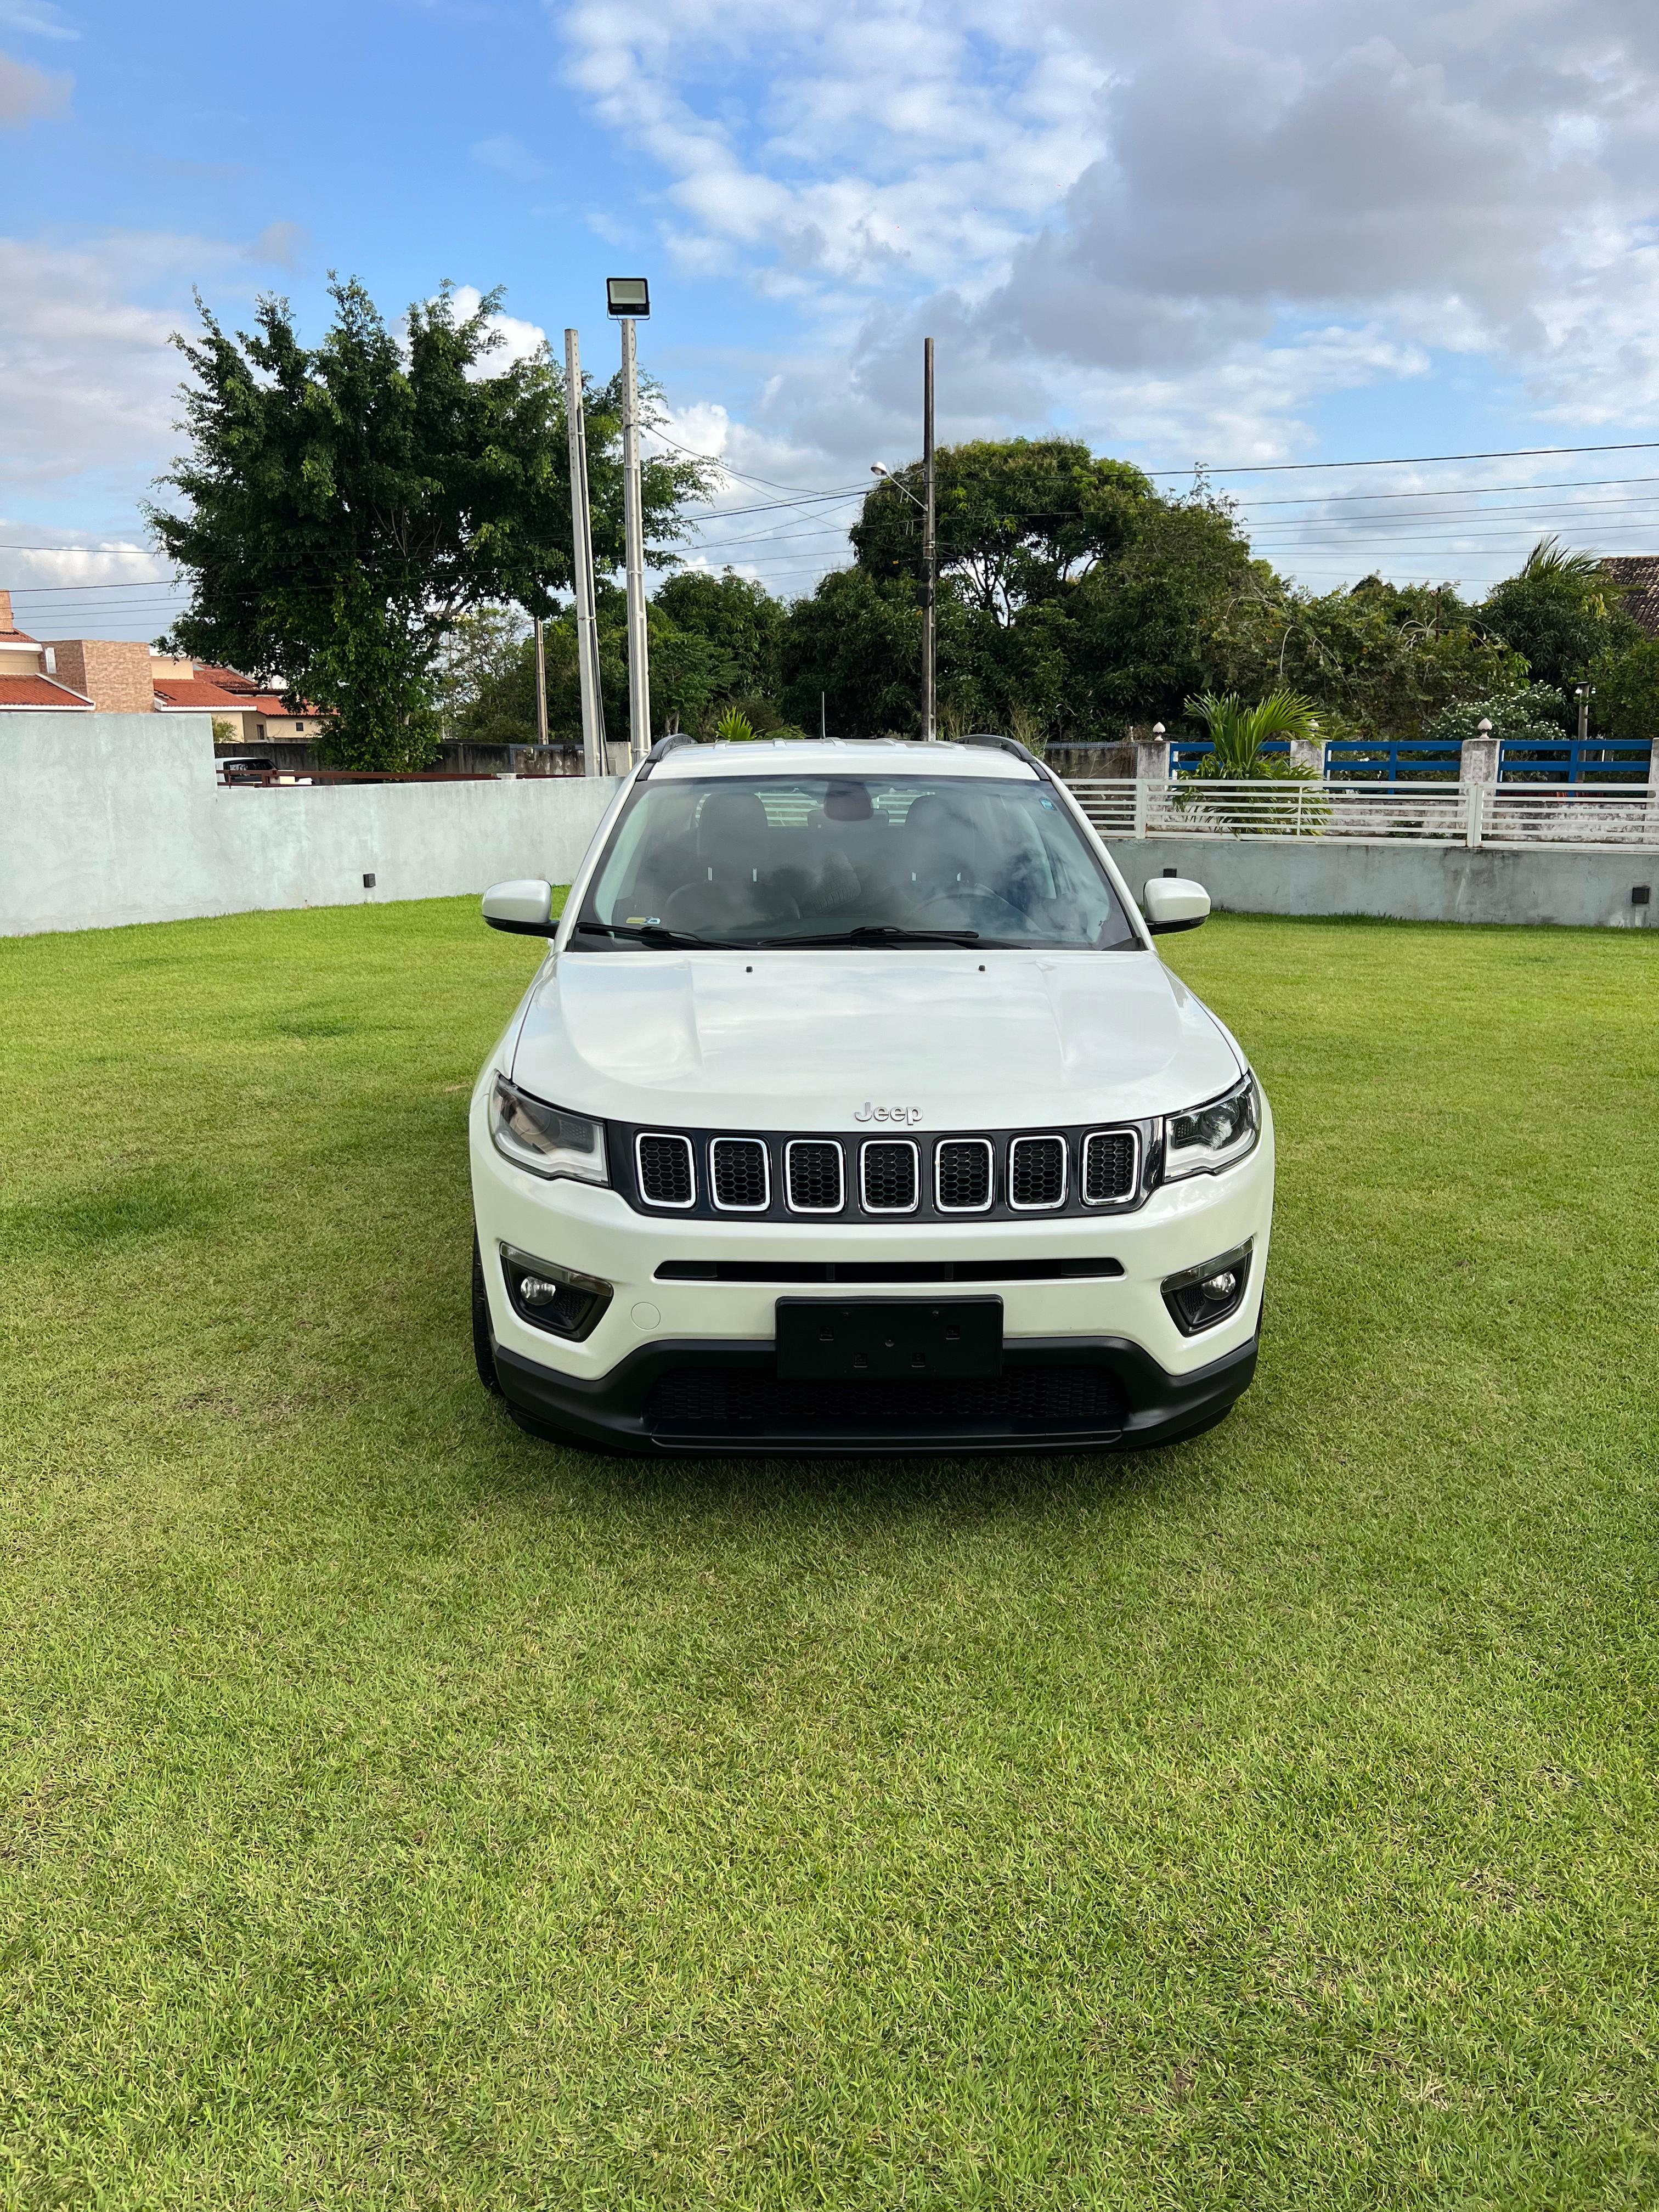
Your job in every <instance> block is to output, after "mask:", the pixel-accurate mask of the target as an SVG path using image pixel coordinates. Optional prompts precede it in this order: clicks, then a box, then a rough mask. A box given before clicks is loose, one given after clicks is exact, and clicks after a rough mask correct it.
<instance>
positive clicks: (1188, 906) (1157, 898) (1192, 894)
mask: <svg viewBox="0 0 1659 2212" xmlns="http://www.w3.org/2000/svg"><path fill="white" fill-rule="evenodd" d="M1140 903H1141V906H1142V908H1143V909H1144V910H1145V913H1146V927H1147V928H1148V929H1150V930H1151V931H1152V935H1153V936H1154V937H1169V936H1170V935H1172V934H1173V933H1174V932H1175V931H1176V930H1177V929H1196V928H1197V927H1198V926H1199V924H1200V922H1201V921H1204V920H1205V918H1206V915H1208V914H1209V911H1210V894H1209V893H1208V891H1206V890H1205V888H1204V886H1203V884H1194V883H1190V882H1188V879H1187V878H1186V877H1185V876H1149V877H1148V878H1147V879H1146V890H1144V891H1143V892H1142V893H1141V895H1140Z"/></svg>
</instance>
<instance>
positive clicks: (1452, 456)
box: [1141, 438, 1659, 477]
mask: <svg viewBox="0 0 1659 2212" xmlns="http://www.w3.org/2000/svg"><path fill="white" fill-rule="evenodd" d="M1656 451H1659V438H1632V439H1627V440H1626V441H1625V442H1624V443H1623V444H1621V445H1615V446H1506V447H1500V448H1499V449H1498V450H1497V451H1496V452H1493V453H1396V454H1393V455H1390V456H1389V457H1388V458H1387V459H1382V460H1375V461H1240V462H1239V463H1238V464H1237V465H1236V466H1233V467H1230V468H1225V469H1224V468H1217V467H1212V466H1211V465H1210V464H1209V463H1208V462H1207V461H1198V462H1191V463H1189V464H1188V466H1187V467H1186V468H1184V469H1143V470H1142V471H1141V474H1142V475H1143V476H1149V477H1190V476H1197V475H1203V476H1209V477H1264V476H1285V475H1289V474H1291V473H1293V472H1295V471H1298V470H1303V469H1422V468H1427V467H1428V466H1429V465H1431V463H1432V462H1435V461H1532V460H1543V459H1547V458H1548V456H1549V455H1550V454H1552V453H1654V452H1656Z"/></svg>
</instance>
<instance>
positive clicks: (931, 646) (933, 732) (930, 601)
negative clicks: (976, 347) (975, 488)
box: [921, 338, 939, 744]
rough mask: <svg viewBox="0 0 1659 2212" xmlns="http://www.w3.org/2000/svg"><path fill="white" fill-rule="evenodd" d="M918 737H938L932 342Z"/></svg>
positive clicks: (924, 409) (925, 368)
mask: <svg viewBox="0 0 1659 2212" xmlns="http://www.w3.org/2000/svg"><path fill="white" fill-rule="evenodd" d="M921 483H922V505H921V734H922V738H923V741H924V743H926V744H933V741H934V739H935V738H937V737H938V735H939V702H938V692H937V686H936V683H935V674H936V670H935V648H936V644H937V640H938V629H937V626H936V620H935V605H936V602H937V600H938V598H939V550H938V548H937V546H936V545H935V544H934V540H933V340H932V338H924V339H923V340H922V342H921Z"/></svg>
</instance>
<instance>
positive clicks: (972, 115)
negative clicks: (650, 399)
mask: <svg viewBox="0 0 1659 2212" xmlns="http://www.w3.org/2000/svg"><path fill="white" fill-rule="evenodd" d="M1656 94H1659V9H1654V8H1653V7H1652V5H1651V4H1650V0H1642V4H1639V5H1638V4H1636V0H1463V4H1461V5H1447V4H1445V0H1396V4H1395V5H1392V6H1390V7H1389V8H1387V9H1383V8H1382V7H1380V6H1377V5H1375V4H1371V5H1359V4H1349V0H1226V4H1225V5H1224V4H1221V0H1207V4H1200V0H1169V4H1167V5H1166V6H1164V8H1162V9H1158V10H1150V9H1146V7H1145V6H1144V5H1141V4H1137V5H1128V4H1118V0H1091V4H1071V0H1048V4H1045V5H1042V6H1041V7H1039V6H1036V5H1024V4H1020V0H999V4H996V5H994V6H993V5H992V4H990V0H960V3H959V4H958V5H957V7H955V8H953V9H951V10H948V11H943V10H939V9H937V8H926V7H923V6H921V5H920V4H919V0H918V4H913V5H890V4H876V0H721V4H720V5H718V6H717V5H715V4H714V0H653V4H651V5H649V6H647V5H645V4H643V0H627V4H606V5H599V4H595V0H586V3H584V0H575V4H565V5H549V6H540V5H527V4H520V0H430V4H423V0H338V4H336V5H334V6H331V7H330V6H323V5H320V4H316V0H288V4H284V5H282V6H280V7H279V6H275V5H268V4H262V0H240V4H239V5H237V6H236V7H234V8H227V7H224V6H222V5H220V6H215V7H207V6H195V5H188V4H179V0H152V4H151V5H150V6H149V8H147V9H143V10H137V9H132V8H131V7H130V6H129V7H121V8H118V7H116V6H114V5H112V4H109V0H62V4H58V5H53V4H51V0H0V210H3V212H0V300H3V301H5V302H6V312H5V313H4V314H3V316H0V545H3V546H4V547H6V548H9V549H10V550H0V564H3V566H0V581H9V582H10V583H11V584H12V585H13V586H15V588H16V590H17V592H18V605H19V609H20V613H21V617H22V618H23V619H24V620H25V621H26V622H27V623H28V625H29V626H30V627H31V628H33V629H35V630H36V631H37V633H41V632H45V633H46V634H52V633H53V632H54V631H55V632H56V633H57V634H60V635H62V634H67V633H68V632H70V631H71V630H82V631H89V630H94V629H96V630H99V631H101V632H102V633H103V634H106V635H124V634H125V635H147V634H151V633H153V631H154V630H155V629H158V628H160V627H161V620H162V618H163V617H162V615H161V609H162V607H163V605H164V601H165V594H164V593H162V592H159V591H158V590H157V589H155V587H154V586H151V588H150V589H149V590H146V591H124V592H114V591H108V590H105V589H102V588H101V587H102V586H108V585H111V584H122V585H125V586H131V585H136V584H138V583H140V582H142V581H143V580H146V579H151V578H155V577H157V576H159V575H160V574H161V570H160V565H159V564H158V563H156V562H155V561H154V559H153V558H152V557H151V556H149V554H148V552H147V551H146V550H145V548H144V538H143V528H142V524H141V522H140V520H139V517H138V513H137V506H138V501H140V499H141V498H142V497H143V495H144V493H145V490H146V489H147V487H148V485H149V482H150V480H151V479H152V478H153V477H154V476H155V473H156V471H158V469H160V468H161V466H163V465H165V462H166V459H167V456H168V454H169V453H170V452H171V451H172V449H173V444H174V440H173V433H172V430H171V428H170V424H171V422H172V418H173V413H174V412H175V409H174V406H173V400H172V398H171V391H172V387H173V384H174V383H175V382H176V379H177V374H178V368H179V363H178V361H177V356H174V355H173V354H172V353H170V351H169V350H168V349H167V343H166V339H167V332H168V331H169V330H170V329H173V328H174V327H177V326H179V325H181V324H184V323H186V322H187V321H188V320H189V318H190V314H191V308H190V295H191V288H192V287H193V286H195V287H199V289H200V290H201V291H202V293H203V294H204V296H205V297H206V298H207V299H208V300H209V301H210V302H211V303H212V304H213V305H214V306H215V307H216V309H218V310H219V311H220V312H221V313H222V315H223V316H224V317H225V318H226V319H228V320H230V321H232V322H234V321H237V320H238V319H244V318H245V317H246V313H247V312H248V311H249V309H250V308H251V306H252V301H253V299H254V297H255V295H256V294H257V293H258V291H260V290H261V289H275V290H279V291H282V292H284V293H286V294H288V295H289V296H290V297H291V298H292V299H293V301H294V302H295V306H296V307H297V308H298V309H299V310H300V312H301V317H302V319H303V320H304V321H305V322H306V323H307V325H309V326H310V327H311V328H313V329H315V328H317V327H319V324H320V319H321V316H322V314H323V312H324V306H325V302H324V298H323V289H322V288H323V285H324V283H325V272H326V271H327V270H329V269H330V268H337V269H338V270H341V271H342V272H348V273H352V274H356V275H358V276H362V278H363V279H364V281H365V282H366V283H368V286H369V288H370V289H371V290H372V292H373V293H374V295H375V296H376V298H377V299H378V300H380V302H381V303H382V305H383V306H384V307H386V309H387V310H388V312H390V313H393V314H395V313H398V311H399V310H401V308H402V307H404V305H405V304H406V303H407V302H408V301H410V299H412V298H416V297H422V296H425V295H429V294H430V293H431V292H432V291H433V290H434V289H435V287H436V285H437V284H438V283H439V282H440V281H441V279H443V278H446V277H447V278H450V279H452V280H453V281H454V282H455V283H457V284H459V285H461V286H470V287H474V288H478V289H483V288H485V287H489V286H491V285H495V284H501V285H504V286H505V287H506V289H507V301H506V312H507V315H508V316H509V318H511V319H512V320H511V322H510V323H509V325H508V326H507V336H508V338H509V341H510V342H511V343H513V344H515V345H516V344H527V343H534V342H535V341H536V338H537V337H538V334H539V333H541V332H547V333H549V334H550V335H551V337H553V339H554V341H555V343H556V344H557V343H560V333H561V332H562V328H563V325H565V324H566V323H567V322H574V323H576V324H577V325H579V326H580V329H581V331H582V333H583V337H584V341H585V349H586V357H587V359H588V361H589V362H590V364H591V365H592V366H594V367H595V368H599V370H601V371H602V372H603V371H605V370H606V369H608V368H609V367H610V366H611V362H612V359H613V357H614V351H615V339H614V332H613V331H611V329H610V328H609V327H608V326H607V325H606V323H605V318H604V314H603V305H602V301H603V281H604V278H605V276H606V274H607V273H624V272H625V273H630V274H631V273H635V272H636V271H645V272H647V273H648V274H649V275H650V276H651V277H652V280H653V299H654V303H655V309H656V312H655V314H654V316H653V320H652V322H651V324H650V325H649V326H648V329H647V331H645V332H644V333H643V334H642V336H643V340H644V343H643V347H642V352H643V357H644V358H645V360H646V362H647V365H648V366H649V367H650V368H652V369H653V371H654V372H655V374H657V375H658V376H659V378H660V379H661V380H662V381H663V383H664V385H665V389H666V393H667V398H668V401H669V404H670V405H671V410H672V419H671V424H670V430H671V435H673V436H674V437H675V438H677V439H678V441H680V442H682V443H683V444H684V445H687V446H690V447H695V448H696V449H697V450H699V451H703V452H710V453H718V454H720V455H721V456H722V457H723V459H725V460H726V463H727V464H728V465H729V466H730V467H731V469H732V471H733V473H732V475H731V477H729V478H728V480H727V488H726V490H725V492H724V493H723V494H722V496H721V501H720V504H722V505H724V506H727V507H732V506H747V505H750V504H751V503H752V502H754V501H756V500H757V498H759V497H762V496H763V493H761V492H759V491H757V489H756V482H757V480H762V481H763V482H765V483H780V484H787V485H791V486H797V485H798V486H801V487H811V488H825V489H841V488H842V487H848V488H849V495H850V488H851V487H854V486H857V485H860V484H861V483H867V482H868V468H869V464H870V462H871V461H872V460H874V459H884V460H889V461H896V460H901V459H906V458H908V456H909V455H911V454H912V453H914V452H915V449H916V446H917V443H918V424H917V414H918V402H919V385H920V351H921V335H922V333H923V331H933V333H934V334H935V336H936V337H937V340H938V344H939V409H940V429H941V435H942V436H944V437H945V438H947V439H949V438H952V437H960V436H966V435H1001V434H1006V433H1011V432H1016V431H1023V432H1033V431H1039V430H1041V429H1042V428H1045V427H1048V426H1058V427H1061V428H1066V429H1068V430H1073V431H1076V432H1078V433H1079V434H1080V435H1084V436H1085V437H1087V438H1088V439H1090V440H1091V442H1092V443H1094V444H1095V445H1096V446H1097V447H1099V448H1102V449H1104V450H1109V451H1112V452H1115V453H1121V454H1123V455H1125V456H1127V457H1128V458H1131V459H1136V460H1138V461H1139V462H1141V463H1142V464H1143V465H1146V466H1149V467H1161V468H1178V467H1185V466H1187V465H1189V464H1190V463H1191V462H1193V461H1194V460H1198V459H1203V460H1206V461H1207V462H1208V463H1210V464H1211V465H1213V466H1216V467H1218V468H1226V467H1230V466H1233V465H1239V464H1246V463H1248V464H1254V465H1256V466H1258V467H1261V466H1264V465H1268V464H1283V463H1285V462H1288V461H1302V462H1305V461H1310V460H1320V461H1325V460H1340V461H1350V460H1352V461H1358V460H1361V459H1370V458H1372V457H1377V456H1385V455H1397V454H1405V455H1413V454H1438V453H1454V452H1475V451H1484V450H1487V449H1494V448H1509V447H1554V446H1563V447H1565V446H1577V445H1588V444H1591V443H1602V444H1613V443H1616V442H1619V441H1642V440H1645V439H1650V438H1653V437H1654V436H1656V435H1659V328H1656V324H1659V245H1656V229H1655V224H1656V218H1659V161H1656V155H1659V119H1656V118H1659V99H1656ZM1644 476H1653V477H1659V451H1656V452H1655V453H1642V452H1639V451H1638V452H1631V453H1608V454H1605V455H1601V456H1594V455H1577V456H1562V457H1556V458H1550V457H1545V456H1541V457H1539V458H1538V459H1533V460H1527V461H1514V460H1508V461H1503V462H1494V463H1480V464H1447V465H1440V466H1433V465H1424V466H1419V467H1415V468H1413V469H1408V470H1401V471H1392V472H1389V473H1387V474H1385V475H1379V474H1377V473H1376V472H1374V471H1363V470H1352V469H1341V470H1334V471H1329V472H1328V473H1322V474H1320V475H1317V476H1316V477H1285V476H1282V475H1280V476H1274V475H1270V474H1262V475H1237V476H1234V477H1229V478H1227V479H1226V481H1227V483H1228V485H1229V488H1230V489H1232V490H1233V491H1234V492H1235V493H1236V494H1237V495H1239V496H1240V497H1241V498H1242V499H1243V501H1244V503H1245V510H1246V513H1247V516H1248V520H1249V524H1250V526H1251V527H1252V530H1253V532H1255V535H1256V540H1257V543H1258V544H1259V546H1260V548H1261V550H1263V551H1266V552H1268V553H1269V554H1270V555H1271V556H1272V557H1273V559H1274V560H1275V562H1278V563H1279V565H1280V566H1281V567H1283V568H1286V569H1287V570H1289V571H1291V572H1292V573H1295V574H1297V575H1299V576H1300V577H1302V578H1303V579H1304V580H1305V581H1306V582H1308V583H1309V584H1310V585H1313V586H1318V587H1323V586H1326V585H1328V584H1330V583H1334V582H1335V581H1337V580H1340V578H1342V577H1344V576H1353V575H1357V574H1362V573H1364V570H1365V569H1366V568H1370V567H1373V566H1377V567H1381V568H1383V569H1384V570H1385V571H1386V572H1388V573H1392V574H1401V575H1407V574H1422V575H1432V576H1435V577H1440V576H1455V577H1461V578H1462V579H1463V580H1465V581H1466V583H1467V584H1468V586H1470V588H1472V589H1474V590H1477V591H1478V590H1479V589H1480V588H1483V587H1484V586H1485V584H1486V582H1487V581H1489V580H1491V579H1492V578H1493V577H1495V576H1496V575H1498V574H1502V573H1503V572H1504V568H1505V567H1506V566H1510V565H1513V562H1514V560H1515V559H1516V557H1518V556H1519V554H1520V553H1522V552H1523V551H1524V550H1525V547H1526V545H1527V544H1530V542H1531V541H1532V539H1533V538H1535V537H1536V536H1537V535H1538V534H1540V532H1541V530H1543V529H1545V528H1551V527H1553V528H1559V529H1560V530H1561V531H1562V532H1563V534H1564V535H1566V536H1568V537H1569V538H1572V539H1573V541H1574V542H1578V543H1589V544H1595V545H1597V546H1598V547H1600V548H1601V549H1602V550H1659V507H1656V506H1655V504H1654V502H1653V501H1652V500H1651V497H1650V495H1651V492H1652V490H1653V489H1654V487H1652V486H1650V485H1648V484H1644V483H1641V482H1639V481H1638V479H1640V478H1641V477H1644ZM1488 484H1490V485H1492V486H1493V487H1501V489H1492V491H1490V492H1483V493H1482V494H1481V495H1480V496H1479V497H1475V496H1473V495H1470V494H1469V493H1468V490H1467V489H1466V488H1467V487H1470V486H1474V485H1481V486H1486V485H1488ZM1533 486H1539V487H1542V486H1559V487H1561V488H1560V489H1550V490H1548V491H1545V490H1543V489H1529V487H1533ZM1437 489H1441V490H1443V492H1444V493H1445V496H1443V497H1442V498H1428V499H1425V498H1423V497H1422V496H1421V495H1423V494H1425V493H1429V492H1433V491H1436V490H1437ZM1379 490H1386V491H1388V492H1389V493H1390V494H1399V495H1411V496H1410V497H1407V496H1401V497H1397V498H1396V497H1393V496H1390V497H1389V498H1384V499H1381V500H1379V499H1378V498H1376V496H1375V495H1376V493H1377V492H1378V491H1379ZM1362 494H1363V495H1366V496H1364V498H1361V497H1360V496H1358V495H1362ZM1292 497H1296V498H1299V499H1300V500H1301V501H1303V503H1302V504H1300V505H1297V506H1290V505H1285V504H1273V505H1269V504H1268V502H1269V501H1276V502H1284V501H1289V500H1291V498H1292ZM850 512H851V508H850V507H845V508H838V507H830V508H829V510H828V511H827V513H822V514H820V513H800V512H795V511H787V512H783V513H773V514H769V515H763V516H761V517H758V518H751V519H747V520H744V521H743V522H741V523H738V522H737V521H735V520H733V521H727V522H724V523H723V522H721V521H720V520H719V519H718V517H715V518H713V519H711V520H709V521H708V523H707V524H706V525H705V526H704V527H703V529H702V533H701V539H700V544H701V546H702V552H701V555H700V556H699V557H702V558H705V559H708V560H709V561H710V562H714V563H715V564H718V563H719V562H721V561H722V560H731V561H732V562H734V563H737V564H738V565H742V566H745V567H750V568H754V569H755V570H756V571H757V573H760V574H763V575H765V576H766V577H767V578H768V580H769V581H771V582H772V583H773V584H774V585H775V586H777V587H778V588H780V589H784V590H789V591H793V590H799V589H805V588H810V586H811V583H812V581H813V580H814V579H815V577H816V575H817V574H818V573H820V571H821V569H822V568H823V566H824V565H828V564H830V563H833V562H836V561H838V560H839V559H841V558H842V557H843V555H844V550H845V549H844V541H843V540H842V538H841V537H840V535H839V534H838V532H839V530H840V529H841V528H842V527H843V526H844V522H845V520H846V517H847V515H848V513H850ZM49 587H50V588H49ZM95 587H96V588H95ZM116 609H119V610H121V612H120V613H119V614H117V613H116V612H115V611H114V610H116ZM48 610H50V611H52V616H53V617H58V618H55V619H50V620H49V619H48Z"/></svg>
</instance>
